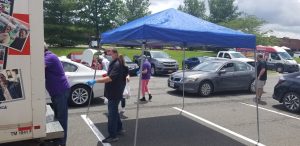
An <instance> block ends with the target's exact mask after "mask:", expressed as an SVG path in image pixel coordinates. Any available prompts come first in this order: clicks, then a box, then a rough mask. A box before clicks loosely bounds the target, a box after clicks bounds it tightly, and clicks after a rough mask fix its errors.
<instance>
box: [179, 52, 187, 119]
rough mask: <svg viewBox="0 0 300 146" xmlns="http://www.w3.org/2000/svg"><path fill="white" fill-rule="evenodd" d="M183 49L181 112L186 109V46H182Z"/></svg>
mask: <svg viewBox="0 0 300 146" xmlns="http://www.w3.org/2000/svg"><path fill="white" fill-rule="evenodd" d="M181 48H182V49H183V65H182V71H183V72H182V73H183V75H182V110H181V111H180V114H182V111H183V110H184V103H185V101H184V99H185V93H184V91H185V85H184V80H185V68H186V67H185V63H184V60H185V47H181Z"/></svg>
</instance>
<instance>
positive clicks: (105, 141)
mask: <svg viewBox="0 0 300 146" xmlns="http://www.w3.org/2000/svg"><path fill="white" fill-rule="evenodd" d="M118 140H119V138H118V137H107V138H105V139H103V140H102V143H112V142H116V141H118Z"/></svg>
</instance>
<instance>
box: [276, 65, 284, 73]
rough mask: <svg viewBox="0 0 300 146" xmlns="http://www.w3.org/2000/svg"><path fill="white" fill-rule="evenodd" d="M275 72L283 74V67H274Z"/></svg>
mask: <svg viewBox="0 0 300 146" xmlns="http://www.w3.org/2000/svg"><path fill="white" fill-rule="evenodd" d="M276 71H277V72H279V73H283V66H282V65H278V66H277V67H276Z"/></svg>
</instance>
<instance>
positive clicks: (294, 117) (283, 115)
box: [240, 102, 300, 120]
mask: <svg viewBox="0 0 300 146" xmlns="http://www.w3.org/2000/svg"><path fill="white" fill-rule="evenodd" d="M240 103H241V104H244V105H247V106H250V107H255V108H256V105H252V104H248V103H243V102H240ZM258 108H259V109H262V110H265V111H268V112H271V113H275V114H278V115H282V116H286V117H289V118H293V119H296V120H300V118H297V117H294V116H291V115H288V114H284V113H280V112H277V111H273V110H269V109H266V108H263V107H258Z"/></svg>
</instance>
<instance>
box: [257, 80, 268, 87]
mask: <svg viewBox="0 0 300 146" xmlns="http://www.w3.org/2000/svg"><path fill="white" fill-rule="evenodd" d="M265 84H266V81H262V80H258V81H257V84H256V86H257V88H258V89H263V88H264V86H265Z"/></svg>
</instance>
